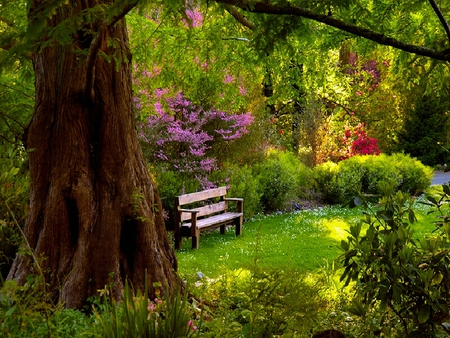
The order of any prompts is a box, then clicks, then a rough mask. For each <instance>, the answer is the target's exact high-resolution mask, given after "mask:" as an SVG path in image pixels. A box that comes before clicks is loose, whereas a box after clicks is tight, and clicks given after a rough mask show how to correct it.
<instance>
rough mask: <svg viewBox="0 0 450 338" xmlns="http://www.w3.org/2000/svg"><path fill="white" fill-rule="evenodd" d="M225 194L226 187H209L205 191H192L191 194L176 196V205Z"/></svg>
mask: <svg viewBox="0 0 450 338" xmlns="http://www.w3.org/2000/svg"><path fill="white" fill-rule="evenodd" d="M226 194H227V187H220V188H215V189H209V190H205V191H199V192H193V193H191V194H186V195H181V196H177V197H176V198H177V199H178V205H185V204H189V203H194V202H199V201H204V200H207V199H210V198H215V197H220V196H225V195H226Z"/></svg>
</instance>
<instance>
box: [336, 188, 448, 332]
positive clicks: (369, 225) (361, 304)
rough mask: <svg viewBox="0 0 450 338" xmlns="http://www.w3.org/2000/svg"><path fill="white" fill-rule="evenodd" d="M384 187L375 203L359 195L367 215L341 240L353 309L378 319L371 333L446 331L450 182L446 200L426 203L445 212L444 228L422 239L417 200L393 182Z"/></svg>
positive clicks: (441, 221)
mask: <svg viewBox="0 0 450 338" xmlns="http://www.w3.org/2000/svg"><path fill="white" fill-rule="evenodd" d="M380 190H381V191H382V193H383V194H382V197H381V199H380V201H379V203H378V204H377V205H376V206H375V207H374V208H371V207H370V205H369V204H368V203H367V202H366V201H365V200H364V198H362V197H361V196H360V197H359V198H355V202H356V204H358V205H363V206H364V208H365V218H364V219H363V220H362V221H361V222H360V223H359V224H356V225H352V226H351V227H350V230H349V236H348V238H347V240H342V241H341V247H342V249H343V251H344V253H343V255H342V256H341V261H342V263H343V267H344V272H343V274H342V277H341V280H342V281H345V285H349V283H351V282H352V283H355V286H354V287H355V295H354V298H353V300H352V303H351V306H350V307H349V310H350V311H351V312H352V313H353V314H355V315H358V316H360V317H361V318H371V320H372V324H373V322H374V321H375V322H376V325H370V327H369V326H367V327H365V328H362V329H361V330H366V332H364V335H365V336H372V335H379V334H380V333H383V334H384V335H385V336H387V337H439V336H442V334H443V332H445V331H447V329H446V325H445V321H447V320H449V302H450V270H449V264H450V257H449V247H450V241H449V234H450V227H449V224H448V211H447V213H445V212H444V211H443V208H444V204H446V205H448V202H449V197H450V188H449V186H445V187H444V189H443V194H442V197H441V199H440V200H436V199H434V198H431V199H430V201H429V202H426V203H428V204H429V205H432V206H434V207H436V208H437V210H438V211H440V215H439V219H438V223H437V225H438V229H437V230H436V232H435V234H434V235H432V236H429V237H425V238H421V239H419V240H416V239H414V223H415V222H416V216H415V213H414V210H413V206H414V199H413V198H412V197H410V196H409V194H407V193H403V192H401V191H397V192H394V185H393V184H392V183H391V184H389V183H385V184H381V185H380ZM364 229H365V230H366V231H363V230H364ZM447 333H448V332H447Z"/></svg>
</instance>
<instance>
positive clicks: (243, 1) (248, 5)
mask: <svg viewBox="0 0 450 338" xmlns="http://www.w3.org/2000/svg"><path fill="white" fill-rule="evenodd" d="M216 1H217V2H219V3H222V4H228V5H232V6H236V7H239V8H241V9H243V10H244V11H248V12H253V13H266V14H277V15H292V16H300V17H303V18H307V19H311V20H314V21H317V22H321V23H323V24H326V25H328V26H331V27H334V28H337V29H339V30H342V31H344V32H347V33H350V34H353V35H356V36H360V37H363V38H366V39H368V40H371V41H374V42H376V43H379V44H381V45H385V46H390V47H393V48H396V49H399V50H402V51H405V52H408V53H412V54H417V55H421V56H426V57H429V58H432V59H435V60H441V61H450V49H446V50H443V51H436V50H434V49H431V48H427V47H423V46H418V45H413V44H409V43H406V42H403V41H400V40H397V39H394V38H391V37H388V36H385V35H384V34H380V33H377V32H374V31H372V30H370V29H367V28H363V27H359V26H357V25H354V24H350V23H347V22H344V21H341V20H338V19H335V18H333V17H332V16H328V15H324V14H318V13H314V12H313V11H311V10H309V9H306V8H302V7H297V6H293V5H290V4H284V5H273V4H271V3H268V2H250V1H248V0H216Z"/></svg>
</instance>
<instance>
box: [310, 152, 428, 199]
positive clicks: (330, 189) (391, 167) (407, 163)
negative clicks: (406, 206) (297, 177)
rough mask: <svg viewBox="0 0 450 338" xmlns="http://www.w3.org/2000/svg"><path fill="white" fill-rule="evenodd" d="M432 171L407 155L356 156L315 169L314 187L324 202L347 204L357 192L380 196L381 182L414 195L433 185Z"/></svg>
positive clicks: (324, 164)
mask: <svg viewBox="0 0 450 338" xmlns="http://www.w3.org/2000/svg"><path fill="white" fill-rule="evenodd" d="M432 177H433V169H432V168H430V167H427V166H425V165H424V164H422V163H421V162H420V161H418V160H416V159H413V158H411V157H410V156H408V155H405V154H393V155H386V154H381V155H377V156H375V155H364V156H353V157H351V158H348V159H346V160H343V161H341V162H339V163H337V164H336V163H332V162H326V163H323V164H321V165H319V166H317V167H315V168H314V169H313V174H312V180H313V183H312V185H313V188H314V190H315V191H316V192H317V193H318V195H319V196H320V198H321V199H322V201H323V202H326V203H330V204H345V203H347V202H349V201H350V200H351V198H352V197H353V196H355V195H356V193H357V192H361V193H363V194H366V195H379V194H380V190H379V183H380V182H386V183H387V182H392V183H393V185H394V189H395V191H397V190H400V191H402V192H406V193H409V194H412V195H417V194H419V193H420V192H423V191H424V190H425V189H426V188H428V187H429V186H430V184H431V179H432Z"/></svg>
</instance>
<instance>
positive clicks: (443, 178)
mask: <svg viewBox="0 0 450 338" xmlns="http://www.w3.org/2000/svg"><path fill="white" fill-rule="evenodd" d="M449 182H450V171H448V172H446V173H444V172H443V171H436V173H435V174H434V177H433V180H432V182H431V184H433V185H441V184H444V183H449Z"/></svg>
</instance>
